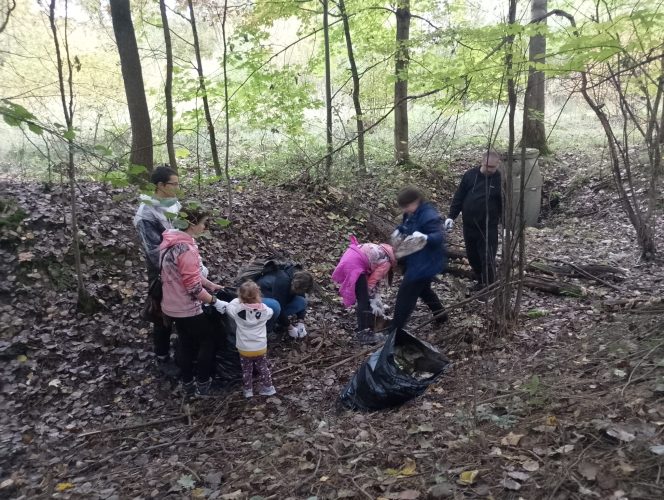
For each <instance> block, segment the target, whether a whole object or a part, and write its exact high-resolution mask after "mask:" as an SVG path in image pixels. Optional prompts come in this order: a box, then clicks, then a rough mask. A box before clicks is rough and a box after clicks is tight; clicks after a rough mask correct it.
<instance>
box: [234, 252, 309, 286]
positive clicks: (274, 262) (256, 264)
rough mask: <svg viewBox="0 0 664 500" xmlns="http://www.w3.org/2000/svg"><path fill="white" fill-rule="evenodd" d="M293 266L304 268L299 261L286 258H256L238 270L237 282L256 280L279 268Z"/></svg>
mask: <svg viewBox="0 0 664 500" xmlns="http://www.w3.org/2000/svg"><path fill="white" fill-rule="evenodd" d="M293 267H295V268H297V269H298V270H300V269H302V266H301V265H300V264H298V263H297V262H293V261H292V260H288V259H285V258H280V257H274V256H270V257H263V258H260V259H255V260H253V261H252V262H251V263H249V264H247V265H246V266H244V267H243V268H241V269H240V271H238V274H237V276H236V277H235V284H236V285H237V286H240V285H241V284H242V283H244V282H245V281H248V280H253V281H256V280H259V279H260V278H262V277H263V276H265V275H266V274H270V273H273V272H275V271H278V270H279V269H290V268H293Z"/></svg>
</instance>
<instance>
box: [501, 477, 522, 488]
mask: <svg viewBox="0 0 664 500" xmlns="http://www.w3.org/2000/svg"><path fill="white" fill-rule="evenodd" d="M500 484H502V485H503V487H504V488H507V489H508V490H514V491H519V490H520V489H521V483H519V482H517V481H515V480H514V479H509V478H505V479H503V480H502V481H501V482H500Z"/></svg>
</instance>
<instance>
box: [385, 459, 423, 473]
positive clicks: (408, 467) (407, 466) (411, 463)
mask: <svg viewBox="0 0 664 500" xmlns="http://www.w3.org/2000/svg"><path fill="white" fill-rule="evenodd" d="M415 469H417V464H416V463H415V460H413V459H412V458H407V459H406V461H405V462H404V464H403V465H402V466H401V467H400V468H399V469H385V474H387V475H388V476H395V477H408V476H412V475H414V474H415Z"/></svg>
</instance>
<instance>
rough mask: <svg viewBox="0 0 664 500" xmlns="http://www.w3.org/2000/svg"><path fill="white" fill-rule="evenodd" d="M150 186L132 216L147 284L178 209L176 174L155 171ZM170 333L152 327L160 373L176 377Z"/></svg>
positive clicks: (162, 168) (156, 272) (160, 326)
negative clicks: (145, 267)
mask: <svg viewBox="0 0 664 500" xmlns="http://www.w3.org/2000/svg"><path fill="white" fill-rule="evenodd" d="M150 182H152V184H154V186H155V191H154V194H153V195H152V196H149V195H141V196H140V200H141V204H140V206H139V207H138V210H137V211H136V215H135V216H134V226H135V227H136V230H137V231H138V237H139V239H140V241H141V247H142V250H143V255H144V256H145V264H146V266H147V270H148V284H149V283H150V282H152V280H153V279H154V278H156V277H157V276H159V272H160V269H159V267H160V262H159V245H160V244H161V241H162V234H163V232H164V231H166V230H167V229H173V223H172V222H171V221H172V220H173V219H174V218H175V217H176V216H177V215H178V213H179V212H180V208H181V206H180V202H179V201H178V200H177V197H176V195H177V190H178V188H179V187H180V182H179V179H178V175H177V173H176V172H175V170H173V169H172V168H170V167H168V166H160V167H157V168H155V169H154V171H153V172H152V176H151V177H150ZM172 331H173V326H172V324H169V325H168V326H166V325H164V324H161V323H160V324H158V323H154V326H153V330H152V340H153V342H154V353H155V355H156V356H157V362H158V365H159V369H160V371H161V372H162V373H164V374H165V375H167V376H171V377H177V376H178V371H179V370H178V368H177V367H176V366H175V364H174V363H173V362H172V361H171V359H170V346H171V333H172Z"/></svg>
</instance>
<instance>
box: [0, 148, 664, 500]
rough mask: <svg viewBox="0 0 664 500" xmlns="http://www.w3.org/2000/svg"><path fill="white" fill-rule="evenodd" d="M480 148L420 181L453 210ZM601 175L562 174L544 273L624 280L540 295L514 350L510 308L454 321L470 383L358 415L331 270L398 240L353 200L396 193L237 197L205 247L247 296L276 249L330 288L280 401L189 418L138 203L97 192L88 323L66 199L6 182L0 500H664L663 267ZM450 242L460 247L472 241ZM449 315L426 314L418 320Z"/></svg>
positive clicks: (442, 291) (84, 198) (290, 353)
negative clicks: (606, 271)
mask: <svg viewBox="0 0 664 500" xmlns="http://www.w3.org/2000/svg"><path fill="white" fill-rule="evenodd" d="M471 154H472V152H467V153H464V154H460V155H459V157H458V158H455V159H454V161H453V165H452V167H451V171H450V173H449V174H447V175H443V174H427V175H420V177H419V178H416V179H414V180H415V181H416V182H419V183H421V184H426V185H427V187H428V188H429V189H430V191H431V192H432V193H435V194H434V195H433V196H432V201H433V202H434V203H435V204H436V205H437V206H438V207H439V209H440V210H441V212H442V213H445V212H446V209H447V207H448V205H449V201H450V199H451V194H452V189H453V188H454V185H455V183H456V180H458V179H459V178H460V177H459V176H460V174H461V172H462V171H463V170H464V169H465V168H467V167H468V166H469V164H470V163H471V162H470V161H469V159H468V158H470V157H471ZM589 164H590V162H589V159H588V158H586V157H584V156H583V155H575V154H568V155H563V156H558V157H556V158H553V159H551V160H549V161H548V162H547V163H546V165H545V167H543V171H544V177H545V179H546V182H545V188H546V189H545V191H546V193H547V194H551V193H552V192H553V188H552V187H551V186H555V190H556V191H557V192H558V193H559V195H560V204H559V205H558V207H557V209H555V210H551V211H547V213H546V214H544V217H543V221H542V227H541V228H540V229H529V230H528V234H527V239H528V246H527V252H528V259H529V260H534V259H538V258H544V257H546V258H549V259H559V260H561V261H565V262H569V263H574V264H577V265H579V264H587V263H602V264H607V265H611V266H615V267H618V268H621V269H624V271H625V274H624V277H623V279H621V280H611V281H609V278H606V279H604V283H600V282H597V281H594V280H590V279H577V278H565V279H566V280H567V281H571V282H574V283H576V284H577V285H580V286H583V287H584V289H585V295H584V296H582V297H565V296H556V295H551V294H546V293H543V292H538V291H534V290H530V289H526V290H525V292H524V297H523V307H522V314H521V316H520V318H519V321H518V324H516V325H515V327H514V331H513V333H512V334H511V335H510V336H508V337H505V338H494V336H493V335H491V333H490V332H488V331H487V327H486V325H487V324H488V322H487V319H486V318H487V314H489V315H490V312H491V308H490V303H489V305H488V306H487V305H484V304H481V303H479V302H470V303H469V304H467V305H466V306H463V307H462V308H459V309H456V310H454V311H453V312H452V313H451V314H450V320H449V322H448V323H447V324H445V325H444V326H443V327H437V328H433V327H430V326H427V327H424V328H421V329H420V330H418V332H417V335H418V336H420V337H421V338H423V339H425V340H427V341H429V342H431V343H432V344H434V345H436V346H437V347H438V348H439V349H440V350H441V351H443V352H444V353H445V354H446V355H447V356H448V357H449V358H450V359H451V360H452V362H453V363H454V366H453V368H452V370H450V371H449V372H448V373H447V374H446V375H444V376H443V377H441V378H440V379H439V380H438V381H436V382H435V383H434V384H433V385H432V386H431V387H430V388H429V389H428V390H427V392H426V393H425V394H424V395H423V396H421V397H419V398H416V399H414V400H412V401H410V402H409V403H407V404H405V405H403V406H402V407H400V408H396V409H393V410H389V411H379V412H374V413H362V412H354V411H349V410H344V409H341V408H340V407H339V405H338V404H337V400H338V396H339V394H340V392H341V390H342V389H343V387H344V386H345V384H346V383H347V382H348V381H349V379H350V378H351V377H352V375H353V373H354V371H355V370H356V369H357V367H358V366H359V365H360V364H361V362H362V361H363V358H364V357H365V355H360V356H358V354H360V353H362V352H363V350H364V348H363V347H360V346H358V345H357V344H356V343H355V342H354V341H353V334H352V332H353V327H354V314H353V312H352V311H348V310H344V309H343V308H342V307H341V305H340V303H339V301H338V300H337V296H336V290H335V287H334V286H333V284H332V283H331V281H330V279H329V275H330V272H331V271H332V269H333V268H334V265H335V263H336V261H337V259H338V258H339V256H340V255H341V253H342V252H343V250H344V248H345V246H346V242H347V235H348V234H349V233H350V232H352V231H355V232H356V234H357V235H358V237H359V238H360V239H361V240H365V241H366V239H367V238H372V239H373V240H374V241H375V240H377V239H378V238H379V236H378V235H376V234H369V233H368V232H367V230H366V227H367V220H368V219H369V218H370V215H369V214H368V212H365V211H362V210H361V209H359V208H357V206H356V207H355V208H353V209H349V208H348V207H349V205H348V203H347V201H346V199H347V198H348V196H351V195H352V199H353V200H354V201H355V202H357V205H358V206H365V207H366V206H368V205H369V203H371V207H373V208H372V211H373V212H381V209H380V208H378V207H382V212H381V215H382V216H383V217H384V218H387V219H389V220H392V221H394V222H396V221H397V213H396V212H395V211H394V210H392V209H390V208H387V207H391V206H392V205H391V204H390V203H391V195H392V194H393V193H387V192H386V193H385V194H384V195H381V194H380V193H378V194H377V193H375V192H374V191H372V186H373V184H372V183H367V185H366V186H363V185H359V186H355V187H354V188H353V190H352V193H350V195H347V196H344V195H343V192H342V191H343V190H329V191H325V192H320V191H318V192H315V191H312V190H305V189H303V187H302V186H300V187H292V186H290V187H289V186H285V187H266V186H264V185H262V184H261V183H260V182H243V183H241V184H238V185H237V186H236V187H237V189H236V193H235V216H234V222H233V224H232V225H231V226H230V227H228V228H225V229H222V228H220V227H213V228H212V230H211V238H209V239H206V240H202V241H201V244H200V248H201V253H202V255H203V257H204V259H205V261H206V264H207V266H208V267H209V268H210V270H211V277H212V278H213V279H215V280H216V281H218V282H221V283H222V284H230V283H231V279H232V277H233V276H234V275H235V274H236V272H237V270H238V268H239V267H240V266H241V265H242V264H243V263H244V262H246V261H247V260H250V259H251V258H252V257H254V256H260V255H262V254H265V253H269V252H272V251H275V250H277V251H282V252H284V253H285V254H287V255H289V256H291V257H293V258H295V259H296V260H299V261H301V262H303V263H304V264H305V265H306V267H307V268H308V269H310V270H312V271H313V273H314V274H315V275H316V278H317V280H318V282H319V283H320V285H321V287H322V290H323V293H322V294H321V295H320V296H312V297H311V300H310V305H311V308H310V314H309V316H308V321H307V329H308V330H309V332H310V335H309V337H307V338H306V339H304V340H302V341H292V340H290V339H282V340H281V341H279V342H276V343H275V344H274V345H271V346H270V356H271V358H272V361H273V373H274V379H275V385H276V387H277V391H278V393H277V395H276V396H274V397H270V398H263V397H255V398H253V399H251V400H245V399H244V398H243V397H242V395H241V392H240V390H239V388H238V389H233V390H232V391H229V392H228V393H227V394H225V395H224V396H221V397H219V398H210V399H205V400H196V401H194V402H193V403H192V404H191V405H183V400H182V398H181V397H180V395H179V393H178V390H177V387H176V384H175V383H174V382H173V381H170V380H167V379H164V378H163V377H162V376H160V374H159V373H158V371H157V369H156V367H155V364H154V359H153V355H152V353H151V345H150V338H149V334H148V325H147V324H145V323H144V322H142V321H141V320H140V319H139V311H140V309H141V304H142V300H143V297H144V296H145V292H146V288H147V285H146V278H145V272H144V265H143V261H142V258H141V257H140V255H139V251H138V246H137V243H136V239H135V233H134V229H133V227H132V224H131V220H132V217H133V214H134V211H135V207H136V193H135V192H133V191H131V190H128V189H127V190H117V189H111V188H103V187H102V186H100V185H96V184H83V185H81V186H80V189H79V190H78V195H79V199H78V201H79V208H80V211H81V214H80V222H81V231H80V235H81V240H82V249H83V266H84V270H83V272H84V277H85V282H86V285H87V287H88V290H89V291H90V292H91V293H92V294H93V296H95V297H96V298H97V299H99V300H100V301H101V304H102V307H101V310H100V311H99V312H97V313H95V314H94V315H91V316H86V315H83V314H81V313H77V312H76V310H75V302H76V301H75V295H74V294H73V293H72V289H74V288H75V282H74V280H73V278H72V273H71V261H72V258H71V255H70V250H69V239H70V235H69V231H68V229H67V224H66V223H67V218H68V216H67V215H66V214H67V208H66V205H67V195H66V192H64V191H63V190H61V188H54V189H52V190H51V191H49V192H46V191H45V190H44V189H43V187H42V186H39V185H27V184H19V183H16V182H10V181H2V183H1V184H0V199H1V200H2V207H0V208H2V210H0V212H1V213H2V214H3V215H2V225H1V227H0V232H1V240H0V273H1V274H2V275H3V276H6V279H4V278H3V280H2V283H1V284H0V316H1V318H0V360H2V364H1V365H0V370H1V378H0V384H1V388H0V497H2V498H47V497H48V498H108V499H110V498H209V499H214V498H218V499H235V498H238V499H242V498H255V499H259V498H265V499H267V498H275V499H285V498H293V499H305V498H319V499H323V498H325V499H334V498H387V499H415V498H514V499H517V498H527V499H539V498H552V499H564V498H612V499H619V498H630V499H631V498H653V499H655V498H658V499H659V498H663V497H664V478H663V477H662V467H663V465H664V335H663V329H664V314H662V312H663V311H664V304H662V290H663V288H664V269H663V268H662V265H661V262H642V261H639V259H638V250H637V247H636V238H635V233H634V230H633V228H632V227H631V226H630V225H629V224H628V223H627V221H626V217H625V216H624V214H623V212H622V210H621V209H620V206H619V204H618V202H617V201H616V196H615V192H614V191H613V190H612V189H611V187H610V186H611V184H610V182H609V183H607V182H605V179H602V178H599V177H598V175H599V172H598V171H594V170H592V169H590V168H589V167H587V165H589ZM215 191H216V192H215ZM207 193H208V194H206V195H204V196H203V197H202V198H203V200H202V201H203V203H204V204H205V205H207V206H215V207H221V206H223V205H224V203H225V201H224V193H225V190H224V189H223V188H214V191H213V190H212V189H209V190H208V192H207ZM381 196H382V198H381ZM21 210H22V211H23V213H21ZM658 224H659V225H658V227H657V232H658V238H659V242H660V244H661V242H662V237H663V236H664V227H663V224H662V221H661V218H660V220H659V222H658ZM450 239H451V243H452V244H456V245H458V244H460V243H461V233H460V229H455V230H454V231H453V232H452V233H451V235H450ZM660 246H661V245H660ZM469 285H470V283H469V282H468V281H466V280H463V279H461V278H456V277H451V276H449V275H443V276H441V278H440V280H439V282H438V283H436V289H437V291H438V293H439V295H440V297H441V298H442V300H443V302H444V303H445V304H446V305H453V304H455V303H458V302H460V301H461V300H464V299H465V290H466V288H467V287H468V286H469ZM395 290H396V286H395V287H394V288H392V289H391V290H390V292H388V293H387V302H388V303H390V304H391V303H392V301H393V298H394V293H395ZM429 317H430V316H429V313H428V311H427V310H426V309H425V308H423V307H421V306H420V307H419V308H418V310H417V311H416V313H415V315H414V317H413V318H412V320H411V322H412V324H413V325H416V324H418V323H421V322H423V321H424V320H426V319H427V318H429Z"/></svg>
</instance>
